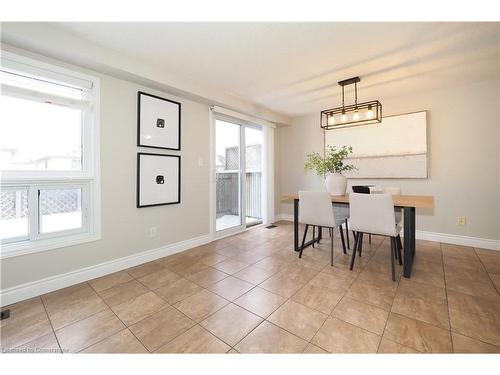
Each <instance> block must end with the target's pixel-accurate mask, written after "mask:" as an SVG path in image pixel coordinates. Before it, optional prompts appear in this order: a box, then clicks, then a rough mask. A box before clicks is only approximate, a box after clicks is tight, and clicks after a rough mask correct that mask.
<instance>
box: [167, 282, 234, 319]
mask: <svg viewBox="0 0 500 375" xmlns="http://www.w3.org/2000/svg"><path fill="white" fill-rule="evenodd" d="M228 303H229V302H228V301H227V300H225V299H224V298H222V297H219V296H218V295H217V294H215V293H212V292H210V291H208V290H201V291H199V292H198V293H196V294H193V295H192V296H190V297H188V298H186V299H184V300H182V301H180V302H178V303H176V304H175V307H176V308H177V309H178V310H179V311H181V312H183V313H184V314H186V315H187V316H188V317H190V318H191V319H193V320H194V321H196V322H201V321H202V320H204V319H205V318H207V317H209V316H210V315H212V314H213V313H214V312H216V311H217V310H220V309H221V308H223V307H224V306H225V305H227V304H228Z"/></svg>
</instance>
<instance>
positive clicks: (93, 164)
mask: <svg viewBox="0 0 500 375" xmlns="http://www.w3.org/2000/svg"><path fill="white" fill-rule="evenodd" d="M1 53H2V66H7V67H16V69H19V70H22V71H23V73H24V72H26V73H25V74H26V75H32V76H39V77H40V76H41V77H44V78H46V79H48V80H53V81H54V82H56V83H66V84H73V85H77V86H78V87H82V88H83V89H85V90H86V93H88V98H86V99H88V105H87V106H86V107H85V108H83V109H82V115H83V118H82V154H81V155H82V169H81V170H80V171H10V170H5V171H3V170H2V175H1V180H0V188H1V189H2V190H4V189H9V190H10V189H15V188H26V187H28V202H29V203H28V212H29V214H28V221H29V227H28V238H27V239H26V238H25V237H24V236H23V237H16V238H15V239H17V241H14V238H11V239H6V240H4V241H2V243H1V244H0V259H3V258H9V257H15V256H20V255H26V254H31V253H37V252H41V251H48V250H52V249H57V248H61V247H66V246H73V245H77V244H81V243H86V242H91V241H97V240H100V239H101V199H100V196H101V191H100V188H101V187H100V79H99V78H98V77H95V76H91V75H88V74H85V73H81V72H77V71H73V70H70V69H67V68H63V67H60V66H58V65H54V64H52V63H47V62H45V61H43V58H42V57H40V59H33V58H28V57H25V56H21V55H18V54H14V53H11V52H8V51H4V50H2V51H1ZM6 63H7V64H6ZM47 96H50V94H48V95H47ZM34 100H36V98H35V97H34ZM65 187H66V188H71V187H74V188H81V189H82V227H81V228H78V229H70V230H64V231H58V232H51V233H39V229H40V226H39V220H40V219H39V212H38V211H39V210H38V208H39V201H38V196H36V195H37V194H38V193H37V192H38V190H39V189H44V188H45V189H46V188H54V189H57V188H65ZM34 225H36V227H35V228H33V226H34ZM21 238H22V240H20V239H21Z"/></svg>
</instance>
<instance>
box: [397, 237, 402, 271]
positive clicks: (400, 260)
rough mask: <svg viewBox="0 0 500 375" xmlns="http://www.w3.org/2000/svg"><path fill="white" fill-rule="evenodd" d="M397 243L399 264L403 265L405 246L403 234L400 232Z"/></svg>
mask: <svg viewBox="0 0 500 375" xmlns="http://www.w3.org/2000/svg"><path fill="white" fill-rule="evenodd" d="M396 244H397V247H396V254H397V255H398V262H399V265H400V266H402V265H403V257H402V256H401V249H402V248H403V244H402V243H401V236H400V235H399V234H398V236H397V237H396Z"/></svg>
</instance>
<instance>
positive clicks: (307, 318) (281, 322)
mask: <svg viewBox="0 0 500 375" xmlns="http://www.w3.org/2000/svg"><path fill="white" fill-rule="evenodd" d="M327 317H328V316H327V315H326V314H323V313H320V312H319V311H315V310H312V309H310V308H308V307H306V306H304V305H301V304H300V303H296V302H294V301H291V300H288V301H287V302H285V303H284V304H283V305H281V306H280V307H279V308H278V309H277V310H276V311H275V312H273V313H272V314H271V316H269V318H267V320H268V321H270V322H271V323H274V324H275V325H277V326H279V327H281V328H283V329H286V330H287V331H288V332H291V333H293V334H294V335H296V336H299V337H300V338H303V339H304V340H307V341H310V340H311V338H312V337H313V336H314V334H315V333H316V332H317V331H318V329H319V327H321V325H322V324H323V322H324V321H325V320H326V318H327Z"/></svg>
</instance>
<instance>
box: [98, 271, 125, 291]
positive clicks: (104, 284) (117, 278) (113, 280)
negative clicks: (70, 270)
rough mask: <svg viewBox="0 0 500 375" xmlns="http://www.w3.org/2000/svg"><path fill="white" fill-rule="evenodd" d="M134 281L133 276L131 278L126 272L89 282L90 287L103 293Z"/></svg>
mask: <svg viewBox="0 0 500 375" xmlns="http://www.w3.org/2000/svg"><path fill="white" fill-rule="evenodd" d="M131 280H132V276H130V275H129V274H128V273H127V272H126V271H120V272H115V273H112V274H110V275H106V276H103V277H99V278H97V279H93V280H90V281H89V284H90V286H91V287H92V289H94V290H95V291H96V292H98V293H99V292H102V291H103V290H106V289H109V288H112V287H114V286H117V285H120V284H123V283H126V282H128V281H131Z"/></svg>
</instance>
